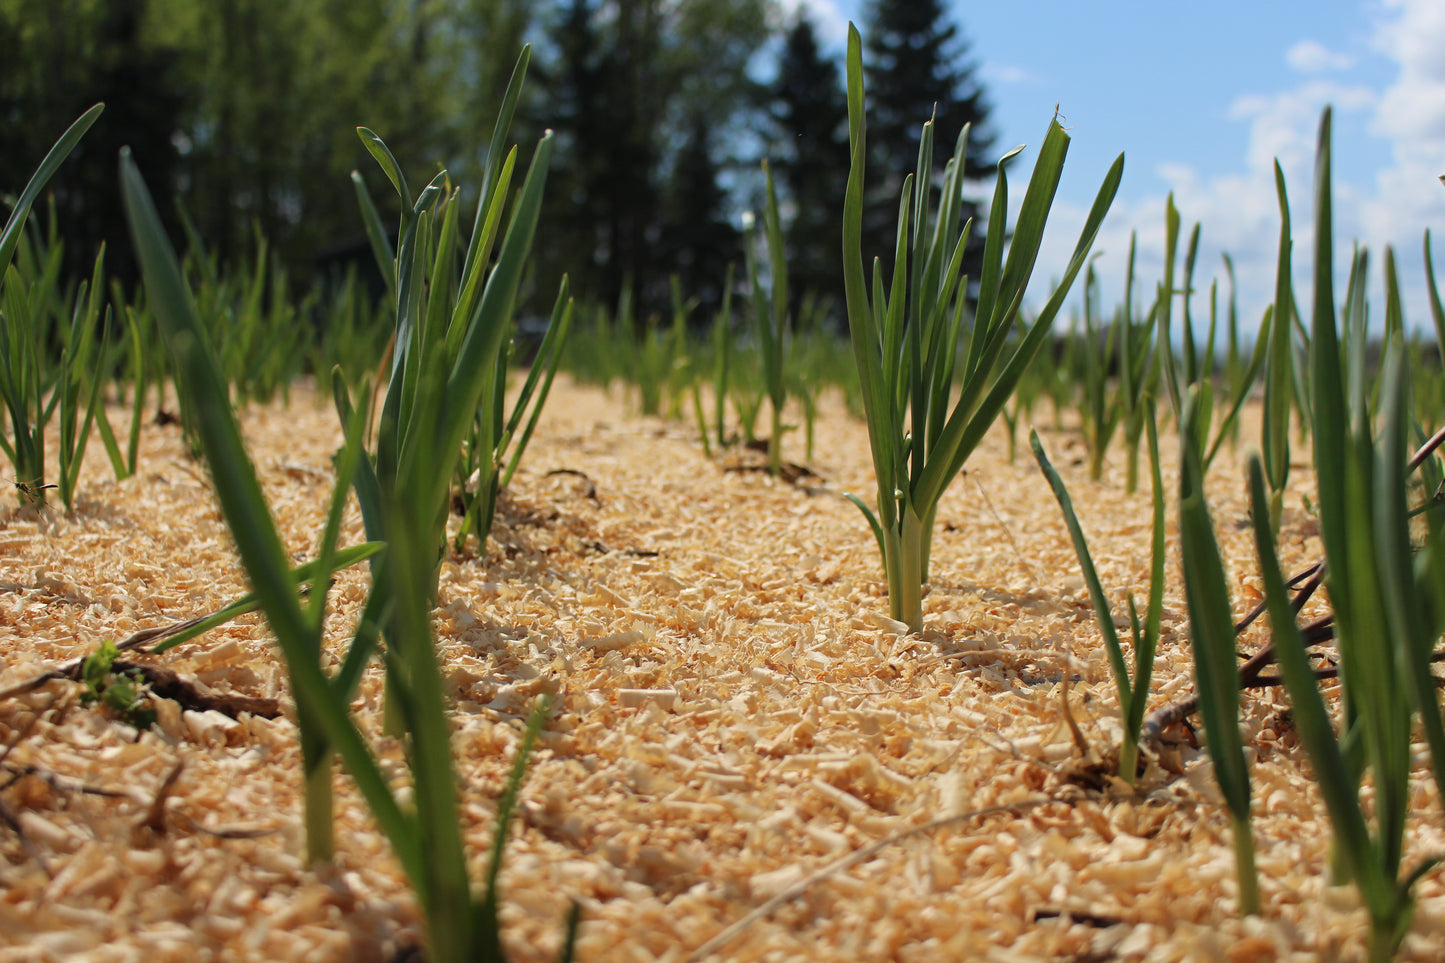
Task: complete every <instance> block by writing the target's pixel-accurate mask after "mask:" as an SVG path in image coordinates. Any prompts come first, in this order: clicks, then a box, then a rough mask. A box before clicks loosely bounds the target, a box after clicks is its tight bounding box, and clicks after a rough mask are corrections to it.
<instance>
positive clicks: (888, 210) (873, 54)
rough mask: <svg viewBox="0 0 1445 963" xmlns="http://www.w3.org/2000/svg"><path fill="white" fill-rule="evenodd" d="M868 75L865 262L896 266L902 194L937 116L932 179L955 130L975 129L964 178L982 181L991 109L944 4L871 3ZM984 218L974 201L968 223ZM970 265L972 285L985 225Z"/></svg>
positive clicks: (973, 244)
mask: <svg viewBox="0 0 1445 963" xmlns="http://www.w3.org/2000/svg"><path fill="white" fill-rule="evenodd" d="M864 44H865V63H864V71H865V76H866V80H867V93H868V145H869V158H868V159H869V169H868V183H869V188H868V194H869V196H868V198H867V201H866V203H867V207H866V210H865V212H864V231H865V234H864V256H865V258H867V259H869V260H871V259H872V257H874V256H878V257H882V258H883V259H884V262H885V265H886V264H889V263H891V262H892V260H893V250H894V238H895V236H896V229H897V217H898V195H899V191H900V189H901V188H902V186H903V180H904V177H905V176H906V175H907V174H908V173H909V172H910V171H913V169H914V168H915V167H916V166H917V163H918V137H919V132H920V131H921V129H922V127H923V124H924V122H925V121H927V120H928V119H929V118H930V117H932V118H934V121H935V123H934V151H933V161H934V170H933V171H932V174H933V176H934V177H935V178H937V177H938V176H940V175H941V174H942V172H943V168H944V165H945V164H946V163H947V162H948V159H949V158H950V157H951V156H952V154H953V147H954V144H955V142H956V140H957V137H958V132H959V131H960V130H962V129H963V125H964V124H966V123H972V124H973V127H972V129H971V130H970V132H969V141H968V157H967V161H966V163H965V167H964V173H965V175H966V176H967V177H969V178H981V177H984V176H986V175H988V174H989V173H991V172H992V171H993V170H994V167H995V165H994V163H993V162H992V161H991V160H988V159H987V158H989V157H990V150H991V148H992V146H993V135H992V133H991V131H989V129H988V115H989V103H988V99H987V97H986V95H985V92H984V89H983V86H982V85H981V84H980V83H979V81H978V80H977V79H976V78H975V76H974V70H975V68H974V65H973V64H972V63H970V62H969V60H968V52H969V45H968V42H967V41H966V40H965V39H964V37H963V36H962V34H961V31H960V29H959V27H958V26H957V25H956V24H953V23H949V22H948V20H947V18H946V11H945V9H944V5H943V2H942V0H871V2H870V4H869V7H868V13H867V33H866V39H865V41H864ZM979 213H980V209H979V205H978V204H977V203H976V202H973V203H969V204H967V205H965V209H964V212H963V215H964V217H965V218H966V217H970V216H975V217H976V216H977V215H978V214H979ZM975 227H976V228H977V230H975V231H974V232H973V233H972V234H971V235H970V244H969V254H968V260H967V261H966V262H965V263H966V265H967V270H968V275H969V278H970V280H971V282H973V283H977V280H978V273H979V272H978V268H977V265H978V263H979V262H980V259H981V257H982V254H983V238H984V232H983V225H982V224H981V223H979V222H978V221H975Z"/></svg>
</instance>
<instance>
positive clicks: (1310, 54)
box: [1284, 40, 1355, 74]
mask: <svg viewBox="0 0 1445 963" xmlns="http://www.w3.org/2000/svg"><path fill="white" fill-rule="evenodd" d="M1284 59H1285V62H1286V63H1288V64H1289V65H1290V67H1292V68H1294V69H1295V70H1298V71H1299V72H1300V73H1306V74H1317V73H1324V72H1325V71H1329V70H1348V69H1349V68H1350V67H1353V66H1354V65H1355V58H1354V57H1351V56H1350V55H1349V54H1346V53H1337V52H1336V51H1333V50H1331V49H1329V48H1328V47H1326V46H1325V45H1324V44H1322V43H1320V42H1319V41H1318V40H1301V41H1300V42H1299V43H1297V44H1295V45H1294V46H1293V47H1290V48H1289V50H1287V51H1285V55H1284Z"/></svg>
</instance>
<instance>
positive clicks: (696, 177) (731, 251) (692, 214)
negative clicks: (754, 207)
mask: <svg viewBox="0 0 1445 963" xmlns="http://www.w3.org/2000/svg"><path fill="white" fill-rule="evenodd" d="M670 188H671V189H670V190H669V191H668V198H667V201H668V203H667V213H668V217H667V222H666V225H665V226H664V228H663V231H662V244H661V245H660V248H661V250H662V252H663V256H664V258H665V259H666V261H667V265H666V266H667V268H668V269H669V271H668V273H669V274H676V275H677V277H678V280H679V282H680V283H681V285H682V290H683V292H684V293H685V294H686V295H687V296H688V297H689V298H695V299H696V301H697V304H698V306H699V308H701V311H700V312H699V313H700V316H702V317H705V318H710V317H712V316H713V314H714V313H715V312H716V311H717V309H718V307H719V306H720V305H721V304H722V299H723V290H722V286H723V283H724V281H725V279H726V277H727V268H728V264H729V263H732V264H735V265H740V264H741V263H742V261H743V249H742V235H741V232H740V231H739V230H738V227H737V226H736V224H734V223H733V222H732V220H730V219H729V217H728V195H727V191H725V190H724V189H723V186H722V184H721V183H719V180H718V164H717V159H716V156H715V148H714V147H713V143H712V125H711V123H710V121H709V118H708V117H707V116H706V115H704V114H702V113H695V114H694V115H693V116H692V117H691V118H690V119H689V121H688V124H687V130H686V139H685V140H684V141H683V144H682V147H681V148H680V150H679V152H678V155H677V159H676V162H675V166H674V169H673V173H672V178H671V184H670Z"/></svg>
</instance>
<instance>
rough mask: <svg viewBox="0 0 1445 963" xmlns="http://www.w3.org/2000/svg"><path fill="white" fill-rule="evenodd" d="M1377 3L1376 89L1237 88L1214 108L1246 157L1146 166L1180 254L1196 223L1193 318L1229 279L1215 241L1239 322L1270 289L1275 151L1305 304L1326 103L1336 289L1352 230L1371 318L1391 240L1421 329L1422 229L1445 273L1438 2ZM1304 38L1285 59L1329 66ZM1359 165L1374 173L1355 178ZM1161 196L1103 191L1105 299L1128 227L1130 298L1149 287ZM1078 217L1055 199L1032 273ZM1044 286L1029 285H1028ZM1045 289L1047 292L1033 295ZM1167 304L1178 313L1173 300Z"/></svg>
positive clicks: (1443, 36) (1317, 85)
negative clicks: (1364, 252)
mask: <svg viewBox="0 0 1445 963" xmlns="http://www.w3.org/2000/svg"><path fill="white" fill-rule="evenodd" d="M1382 2H1383V6H1382V7H1380V8H1378V9H1379V10H1380V19H1379V20H1378V21H1377V22H1376V24H1375V33H1374V37H1373V40H1372V47H1373V49H1375V50H1376V51H1378V52H1379V53H1380V54H1383V55H1384V56H1385V57H1387V58H1388V59H1389V60H1390V61H1392V62H1393V66H1394V76H1393V78H1392V79H1391V80H1390V82H1389V83H1388V84H1387V85H1386V86H1384V87H1383V88H1382V89H1372V88H1370V87H1366V86H1362V85H1359V84H1354V83H1346V82H1342V81H1336V80H1328V79H1325V78H1321V77H1308V78H1301V82H1300V83H1298V84H1297V85H1295V86H1292V87H1289V88H1287V89H1283V90H1278V91H1273V92H1263V93H1258V94H1251V95H1249V96H1243V97H1239V98H1237V99H1236V100H1235V101H1234V102H1233V103H1232V104H1230V105H1229V108H1228V110H1227V113H1226V116H1227V117H1228V119H1229V120H1231V121H1234V122H1237V123H1243V124H1247V125H1248V139H1247V143H1246V148H1245V152H1244V156H1242V157H1241V158H1240V159H1239V165H1238V168H1237V169H1236V170H1234V171H1229V172H1224V173H1219V174H1212V173H1211V174H1204V173H1202V172H1201V171H1200V170H1199V169H1198V167H1197V166H1196V165H1194V164H1192V163H1190V162H1189V161H1188V160H1187V159H1184V160H1180V161H1176V162H1173V163H1168V164H1161V165H1160V167H1159V169H1158V170H1157V171H1156V172H1155V173H1157V174H1158V175H1159V177H1160V179H1161V180H1163V181H1164V182H1165V183H1167V184H1170V185H1171V187H1172V190H1173V194H1174V202H1175V205H1176V206H1177V207H1178V208H1179V210H1180V212H1181V216H1182V221H1183V224H1182V228H1181V237H1180V242H1179V243H1180V254H1179V257H1180V261H1181V262H1182V260H1183V250H1184V245H1185V244H1186V243H1187V240H1188V235H1189V231H1190V229H1191V228H1192V226H1193V224H1194V223H1195V222H1196V221H1198V222H1200V223H1201V224H1202V229H1201V248H1200V253H1199V258H1198V261H1197V266H1196V272H1195V281H1196V284H1195V288H1196V291H1197V292H1198V294H1196V299H1195V301H1194V306H1193V310H1194V314H1195V317H1196V319H1198V318H1203V319H1204V322H1205V323H1207V318H1208V306H1209V305H1208V291H1209V282H1210V278H1211V277H1218V278H1220V279H1221V281H1220V285H1221V287H1220V297H1221V307H1222V306H1223V298H1224V297H1225V296H1226V294H1227V286H1226V282H1225V281H1224V277H1225V274H1224V267H1223V263H1222V261H1221V258H1220V252H1221V251H1227V252H1228V253H1229V254H1230V256H1231V257H1232V259H1233V262H1234V266H1235V271H1236V277H1237V281H1238V284H1239V309H1240V318H1241V322H1242V323H1243V324H1244V325H1245V326H1246V327H1248V328H1253V327H1254V326H1255V325H1257V324H1258V321H1259V319H1260V317H1261V316H1262V314H1263V311H1264V308H1265V307H1266V306H1267V305H1268V304H1269V303H1270V301H1271V300H1272V298H1273V290H1274V273H1275V263H1276V257H1277V251H1278V239H1279V226H1280V219H1279V208H1278V203H1277V199H1276V192H1275V181H1274V162H1275V159H1276V158H1278V159H1279V163H1280V165H1281V167H1282V169H1283V171H1284V174H1285V180H1286V185H1287V188H1288V191H1289V201H1290V214H1291V227H1292V234H1293V245H1292V249H1293V263H1294V268H1295V284H1296V288H1295V296H1296V299H1297V300H1298V302H1299V304H1300V307H1301V309H1302V310H1304V311H1308V310H1309V304H1310V301H1311V295H1310V288H1309V280H1308V278H1309V273H1308V272H1309V270H1310V266H1311V263H1312V245H1313V240H1312V236H1313V224H1312V219H1313V210H1312V207H1313V190H1314V159H1315V149H1316V139H1317V135H1318V127H1319V120H1320V113H1321V110H1322V109H1323V107H1324V106H1325V105H1326V104H1332V105H1333V107H1334V124H1333V129H1334V136H1333V147H1334V152H1335V157H1336V161H1335V169H1334V180H1333V211H1334V241H1335V252H1336V264H1335V269H1336V280H1337V283H1338V285H1339V286H1340V288H1341V291H1340V292H1339V293H1337V297H1340V296H1342V293H1343V292H1342V289H1343V286H1344V280H1345V277H1346V272H1347V271H1348V267H1349V262H1348V258H1349V256H1350V251H1351V246H1352V242H1353V241H1355V240H1358V241H1359V243H1360V244H1362V245H1364V246H1365V247H1367V248H1368V249H1369V251H1370V261H1371V263H1370V276H1369V277H1370V290H1369V294H1370V300H1371V303H1372V304H1373V305H1374V308H1373V310H1372V315H1373V317H1375V318H1380V317H1381V316H1382V315H1383V307H1384V305H1383V291H1382V282H1381V271H1382V267H1383V262H1384V248H1385V246H1386V245H1387V244H1388V245H1392V246H1393V247H1394V249H1395V255H1396V262H1397V267H1398V269H1399V271H1400V280H1401V286H1402V290H1403V295H1404V299H1405V315H1406V318H1407V320H1408V321H1409V322H1410V323H1411V324H1412V325H1424V326H1425V327H1426V328H1427V329H1428V328H1429V309H1428V306H1427V301H1426V294H1425V281H1424V274H1423V264H1422V257H1421V240H1422V237H1423V235H1424V232H1425V230H1426V229H1427V228H1431V229H1432V233H1433V235H1434V236H1435V237H1436V244H1435V247H1436V255H1437V268H1438V269H1439V271H1440V277H1441V278H1442V279H1445V187H1442V186H1441V184H1440V183H1439V181H1438V177H1439V175H1441V174H1445V3H1441V2H1440V0H1382ZM1312 43H1313V42H1312V41H1303V42H1301V43H1298V44H1296V45H1295V46H1294V47H1292V48H1291V49H1290V52H1289V55H1288V57H1289V60H1290V63H1291V66H1294V67H1295V68H1296V69H1299V70H1309V69H1314V67H1313V65H1319V64H1327V65H1328V64H1330V58H1329V57H1323V56H1320V54H1321V53H1324V54H1328V53H1329V51H1326V50H1324V48H1323V47H1319V45H1317V44H1315V45H1314V46H1315V47H1319V49H1318V50H1313V49H1312V48H1311V44H1312ZM1333 66H1339V64H1337V63H1336V64H1333ZM1366 135H1369V136H1366ZM1373 138H1379V139H1380V140H1379V141H1378V142H1376V141H1374V140H1373ZM1362 170H1369V171H1374V172H1375V173H1373V174H1366V175H1363V176H1362V175H1361V174H1360V171H1362ZM1065 176H1066V177H1067V176H1069V172H1068V171H1067V170H1066V171H1065ZM1092 176H1098V175H1097V174H1094V175H1092ZM1135 176H1137V174H1136V175H1135ZM1127 181H1128V178H1127V177H1126V183H1127ZM1093 186H1094V187H1096V186H1097V185H1093ZM1164 205H1165V198H1164V196H1163V195H1162V194H1159V195H1155V196H1148V197H1142V198H1131V199H1129V200H1127V201H1126V200H1123V199H1121V200H1118V201H1116V202H1115V204H1114V207H1113V209H1112V210H1111V212H1110V215H1109V218H1108V219H1107V220H1106V221H1105V224H1104V227H1103V229H1102V230H1101V232H1100V236H1099V239H1098V241H1097V242H1096V245H1095V247H1096V250H1103V251H1104V252H1105V254H1104V256H1103V257H1101V258H1100V259H1099V261H1098V263H1097V265H1096V270H1097V272H1098V274H1099V277H1100V281H1101V295H1102V297H1103V303H1104V304H1105V305H1106V306H1112V305H1113V304H1115V303H1117V301H1118V299H1120V298H1122V295H1123V291H1122V282H1123V278H1124V272H1125V265H1126V262H1127V255H1128V248H1129V234H1130V231H1131V230H1137V231H1138V252H1139V253H1138V261H1137V263H1136V269H1135V270H1136V273H1135V277H1136V279H1138V282H1137V286H1136V288H1135V303H1136V304H1138V303H1139V301H1141V300H1142V301H1143V305H1141V310H1142V309H1143V308H1146V307H1147V305H1148V303H1149V301H1150V300H1151V299H1152V297H1153V289H1154V285H1155V283H1156V282H1157V279H1158V278H1159V277H1160V276H1161V272H1162V268H1163V258H1162V254H1163V247H1164ZM1084 216H1085V211H1084V210H1083V209H1082V208H1078V207H1077V206H1076V205H1075V206H1063V205H1060V206H1059V208H1058V209H1057V210H1056V212H1055V217H1054V218H1053V221H1054V223H1053V224H1052V225H1051V232H1050V233H1051V234H1052V237H1051V238H1050V239H1049V240H1048V241H1046V244H1047V245H1048V247H1047V248H1046V252H1045V256H1044V257H1043V258H1041V262H1040V273H1041V274H1042V275H1044V276H1048V275H1049V274H1052V275H1055V276H1056V275H1057V274H1059V273H1061V272H1062V270H1063V267H1064V265H1065V264H1066V263H1067V259H1068V256H1069V252H1070V251H1071V249H1072V246H1073V244H1074V241H1075V239H1076V238H1077V235H1078V231H1079V228H1080V225H1082V223H1083V220H1084ZM1041 280H1042V278H1041ZM1043 287H1044V286H1043V285H1042V284H1040V285H1039V287H1038V290H1039V291H1043ZM1076 294H1077V291H1076ZM1043 296H1046V292H1045V294H1044V295H1042V296H1040V298H1039V301H1040V302H1042V300H1043ZM1075 301H1077V297H1076V298H1075ZM1175 313H1176V317H1177V314H1178V312H1177V309H1176V312H1175Z"/></svg>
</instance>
